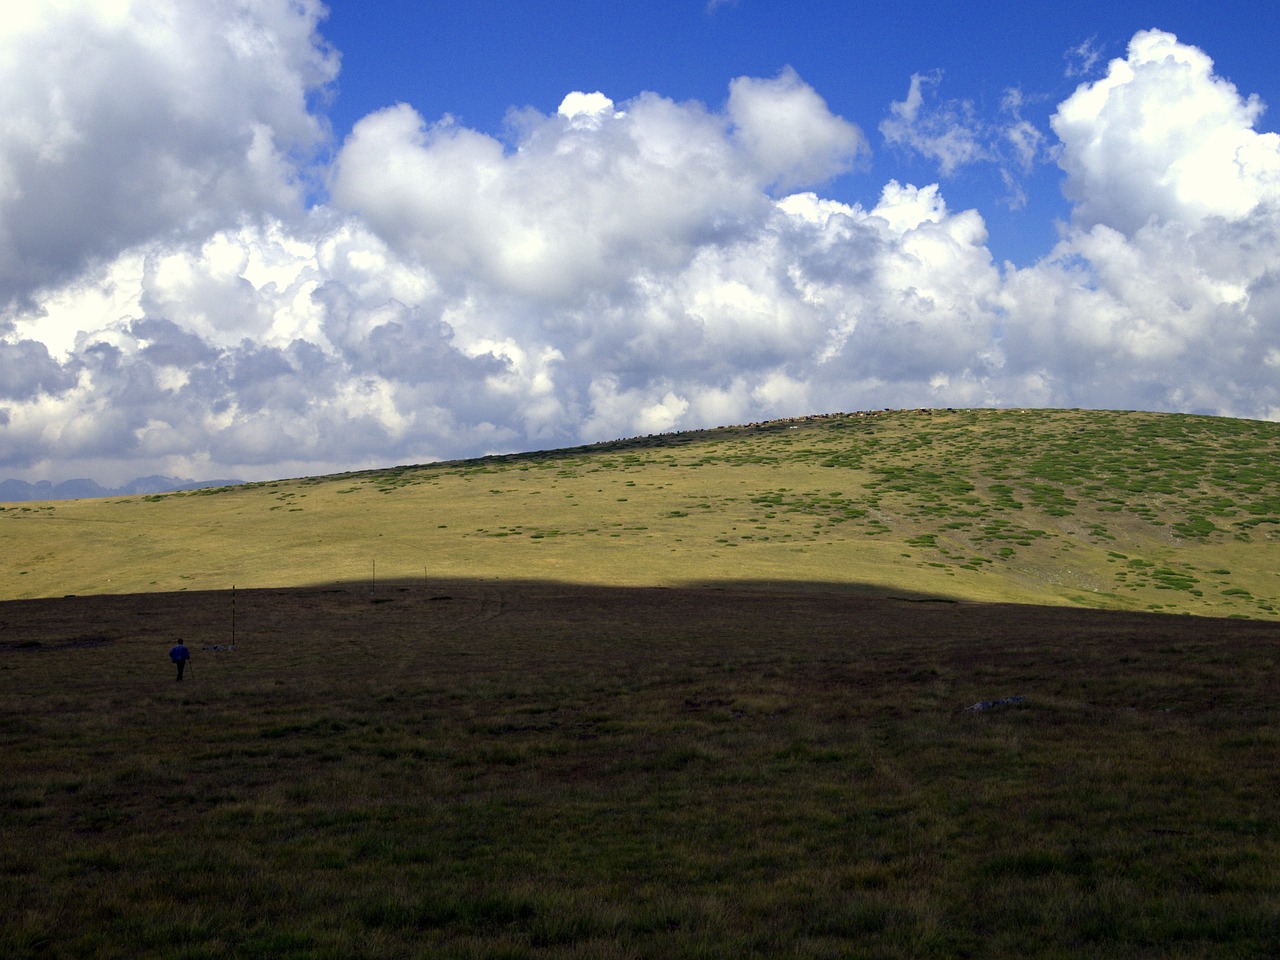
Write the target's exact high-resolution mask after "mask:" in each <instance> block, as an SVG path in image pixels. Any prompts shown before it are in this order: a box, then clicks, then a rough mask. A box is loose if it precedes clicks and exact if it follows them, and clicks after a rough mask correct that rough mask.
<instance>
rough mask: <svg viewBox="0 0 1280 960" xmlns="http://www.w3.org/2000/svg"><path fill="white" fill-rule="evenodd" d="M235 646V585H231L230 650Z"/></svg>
mask: <svg viewBox="0 0 1280 960" xmlns="http://www.w3.org/2000/svg"><path fill="white" fill-rule="evenodd" d="M235 646H236V585H235V584H234V583H233V584H232V585H231V648H232V649H233V650H234V649H235Z"/></svg>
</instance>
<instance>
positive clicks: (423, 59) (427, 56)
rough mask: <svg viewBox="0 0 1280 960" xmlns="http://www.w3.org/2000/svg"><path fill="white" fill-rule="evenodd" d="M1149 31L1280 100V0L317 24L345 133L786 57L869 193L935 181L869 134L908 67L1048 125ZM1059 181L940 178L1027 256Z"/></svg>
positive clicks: (479, 14)
mask: <svg viewBox="0 0 1280 960" xmlns="http://www.w3.org/2000/svg"><path fill="white" fill-rule="evenodd" d="M1151 27H1157V28H1160V29H1162V30H1167V31H1169V32H1171V33H1173V34H1175V35H1177V36H1178V37H1179V38H1180V39H1183V40H1185V41H1187V42H1189V43H1193V44H1196V45H1198V46H1200V47H1202V48H1203V49H1205V50H1206V51H1207V52H1209V53H1210V55H1211V56H1212V57H1213V58H1214V60H1215V63H1216V65H1217V67H1218V71H1219V72H1220V73H1221V74H1222V75H1224V76H1226V77H1227V78H1229V79H1231V80H1232V81H1233V82H1234V83H1235V84H1236V85H1237V86H1238V87H1239V88H1240V89H1241V90H1242V91H1244V92H1246V93H1257V94H1258V95H1260V96H1261V97H1262V99H1263V100H1264V101H1265V102H1266V103H1268V104H1276V105H1280V72H1277V71H1276V69H1275V67H1274V47H1275V42H1276V40H1277V37H1280V11H1277V9H1276V7H1275V5H1274V4H1270V3H1248V2H1243V3H1242V2H1226V3H1222V4H1205V3H1189V2H1186V3H1151V2H1143V3H1132V2H1114V3H1098V2H1084V0H1082V2H1074V3H1051V4H1031V3H1010V2H992V0H978V2H966V3H959V2H936V0H935V2H920V0H901V2H895V0H877V2H838V0H789V2H786V3H782V2H777V0H725V2H721V3H718V4H708V3H706V2H704V0H660V2H646V3H640V4H631V3H615V4H600V3H598V2H587V0H572V2H565V0H559V2H549V3H533V2H523V3H510V2H499V0H473V2H469V3H458V4H454V3H418V2H412V0H397V2H391V0H378V2H375V3H367V2H356V0H334V2H331V3H330V4H329V17H328V20H327V21H326V22H325V24H324V27H323V30H324V34H325V36H326V37H328V38H329V40H330V41H331V42H332V43H333V44H334V45H335V46H336V47H337V49H338V50H339V51H341V52H342V73H341V75H340V77H339V79H338V83H337V93H336V96H335V97H334V99H333V102H332V103H331V105H330V106H329V108H328V114H329V117H330V119H331V121H332V124H333V130H334V134H335V136H336V137H337V138H338V139H339V140H341V139H342V138H343V137H345V136H346V134H347V133H349V132H350V129H351V127H352V125H353V124H354V123H355V122H356V121H357V120H359V119H360V118H361V117H363V116H365V115H367V114H368V113H370V112H372V111H373V110H376V109H379V108H381V107H385V106H389V105H391V104H393V103H396V102H398V101H405V102H408V103H410V104H412V105H413V106H414V107H415V108H416V109H417V110H418V111H419V112H420V113H421V114H423V116H425V117H427V118H432V119H434V118H436V117H439V116H441V115H444V114H451V115H453V116H456V117H457V118H458V119H459V120H460V121H461V122H462V123H464V124H466V125H467V126H471V127H475V128H477V129H480V130H484V131H486V132H489V133H492V134H495V135H501V134H502V132H503V128H504V121H505V118H506V116H507V114H508V112H509V111H510V110H511V109H513V108H520V107H525V106H531V107H533V108H535V109H538V110H541V111H542V112H544V113H551V112H554V111H555V109H556V107H557V106H558V105H559V103H560V101H561V99H562V98H563V97H564V95H565V94H566V93H568V92H570V91H572V90H581V91H585V92H591V91H595V90H599V91H601V92H602V93H604V94H605V95H606V96H609V97H611V98H612V99H614V100H618V101H621V100H626V99H629V98H630V97H632V96H634V95H636V94H638V93H640V92H642V91H653V92H656V93H659V94H661V95H663V96H666V97H670V98H672V99H675V100H699V101H701V102H703V103H705V104H708V105H709V106H718V105H720V104H723V103H724V101H725V99H726V97H727V95H728V84H729V81H730V80H731V79H733V78H734V77H738V76H744V75H745V76H756V77H767V76H773V75H775V74H777V72H778V71H779V70H781V69H782V68H783V67H786V66H790V67H792V68H794V69H795V70H796V72H797V73H799V75H800V76H801V77H802V78H803V79H804V80H805V81H806V82H808V83H809V84H811V85H812V86H813V87H814V89H816V90H817V92H818V93H819V94H820V95H821V96H822V97H823V98H824V99H825V100H826V101H827V102H828V104H829V105H830V106H831V109H832V110H833V111H834V112H835V113H837V114H839V115H841V116H843V117H845V118H846V119H848V120H851V121H852V122H854V123H856V124H858V125H859V126H861V127H862V128H863V129H864V130H865V131H866V132H867V133H868V135H869V136H870V137H871V140H872V148H873V150H874V153H873V156H872V158H871V163H870V166H869V168H868V169H866V170H865V171H859V172H858V173H856V174H850V175H846V176H844V177H842V178H841V179H840V180H839V181H838V182H836V183H834V184H832V185H830V188H829V189H828V191H827V192H828V193H829V194H831V195H832V196H836V197H838V198H840V199H842V200H846V201H851V202H852V201H861V202H863V203H867V202H870V203H874V201H875V198H876V196H877V195H878V194H879V191H880V188H881V187H882V186H883V184H884V182H885V181H887V180H888V179H890V178H893V177H896V178H898V179H900V180H908V181H911V182H915V183H921V184H922V183H932V182H934V181H936V180H938V179H939V173H938V168H937V164H936V163H934V162H931V161H929V160H928V159H927V158H922V157H919V156H918V155H915V154H914V153H913V152H911V151H908V150H902V149H894V148H893V147H890V146H887V145H885V144H884V143H883V141H882V140H881V139H880V137H879V134H878V133H877V131H876V127H877V126H878V124H879V123H880V121H881V120H882V119H883V118H884V116H885V114H886V113H887V112H888V110H889V105H890V104H891V103H893V102H895V101H901V100H903V99H904V98H905V97H906V95H907V91H908V87H909V85H910V79H911V76H912V74H915V73H918V74H922V75H926V76H930V77H934V76H936V77H937V78H938V83H937V86H936V87H935V88H934V93H935V95H936V96H937V97H938V98H939V99H940V100H943V101H966V102H968V103H970V104H972V107H973V110H974V112H975V115H976V116H977V117H979V118H982V119H985V120H988V121H995V120H997V119H998V117H999V115H1000V113H1001V107H1002V104H1003V103H1004V101H1005V99H1006V96H1007V92H1008V91H1009V90H1010V89H1015V90H1018V91H1020V92H1021V94H1022V95H1023V98H1024V106H1023V113H1024V115H1025V116H1026V117H1027V118H1029V119H1030V120H1032V122H1034V123H1035V124H1036V125H1037V126H1038V127H1039V128H1040V129H1046V130H1047V128H1048V119H1049V116H1050V114H1051V113H1052V112H1053V110H1054V108H1055V107H1056V106H1057V104H1058V103H1059V102H1060V101H1062V100H1063V99H1065V98H1066V97H1067V96H1068V95H1069V94H1070V93H1071V91H1072V90H1073V89H1074V88H1075V87H1076V86H1077V85H1078V84H1079V83H1081V82H1083V81H1084V80H1087V79H1091V78H1093V77H1096V75H1097V74H1098V72H1099V71H1100V70H1102V69H1103V68H1104V67H1105V65H1106V63H1107V61H1108V60H1110V59H1111V58H1113V57H1122V56H1124V51H1125V47H1126V45H1127V44H1128V42H1129V39H1130V38H1131V37H1132V36H1133V35H1134V33H1135V32H1137V31H1138V30H1141V29H1147V28H1151ZM1091 61H1092V62H1091ZM1086 68H1089V69H1086ZM1274 109H1275V108H1273V110H1272V111H1269V114H1268V116H1267V120H1268V124H1267V125H1268V127H1269V128H1270V129H1275V128H1276V122H1277V121H1276V118H1275V116H1274ZM1061 179H1062V174H1061V171H1060V170H1058V169H1057V168H1056V167H1055V166H1054V165H1053V164H1052V163H1045V162H1041V163H1039V164H1037V166H1036V168H1035V170H1034V171H1033V172H1032V173H1031V174H1030V175H1026V176H1024V177H1023V178H1022V179H1021V184H1022V186H1023V188H1024V190H1025V193H1026V199H1025V204H1022V205H1020V206H1019V207H1018V208H1017V209H1013V210H1011V209H1010V205H1009V198H1010V193H1009V190H1008V189H1007V187H1006V185H1005V184H1004V183H1003V181H1002V179H1001V177H1000V174H999V171H998V170H997V169H995V168H993V166H992V165H990V164H978V165H975V166H974V167H973V168H969V169H963V170H960V171H957V172H956V173H954V174H953V175H952V176H951V177H950V178H946V179H944V181H943V183H944V185H945V188H946V193H947V197H948V199H949V201H950V203H951V204H952V205H953V206H974V207H977V208H978V209H980V210H981V211H982V213H983V216H984V217H985V218H986V219H987V222H988V224H989V226H990V227H991V233H992V238H991V242H990V246H991V249H992V251H993V253H994V254H995V255H996V256H997V257H998V258H1000V259H1012V260H1014V261H1015V262H1017V263H1019V264H1020V265H1022V264H1026V263H1028V262H1030V261H1031V260H1034V259H1036V258H1038V257H1040V256H1043V255H1044V254H1045V253H1047V252H1048V250H1049V248H1050V247H1051V246H1052V245H1053V243H1054V241H1055V240H1056V239H1057V232H1056V230H1055V227H1054V220H1055V218H1065V217H1066V216H1067V215H1068V206H1067V203H1066V201H1065V200H1064V198H1063V196H1062V191H1061V188H1060V182H1061Z"/></svg>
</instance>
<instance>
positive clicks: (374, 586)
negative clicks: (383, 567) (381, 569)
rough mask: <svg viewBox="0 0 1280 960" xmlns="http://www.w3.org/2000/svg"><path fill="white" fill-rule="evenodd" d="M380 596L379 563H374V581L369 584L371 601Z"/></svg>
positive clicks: (375, 561)
mask: <svg viewBox="0 0 1280 960" xmlns="http://www.w3.org/2000/svg"><path fill="white" fill-rule="evenodd" d="M377 595H378V561H377V560H374V561H373V579H372V580H371V581H370V582H369V599H370V600H372V599H374V598H375V597H377Z"/></svg>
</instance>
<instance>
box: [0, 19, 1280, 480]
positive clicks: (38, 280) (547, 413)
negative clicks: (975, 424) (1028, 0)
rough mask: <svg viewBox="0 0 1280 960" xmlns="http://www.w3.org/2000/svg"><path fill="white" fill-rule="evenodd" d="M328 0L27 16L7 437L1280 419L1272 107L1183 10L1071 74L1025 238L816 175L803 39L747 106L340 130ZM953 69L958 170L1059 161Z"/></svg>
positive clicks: (184, 465)
mask: <svg viewBox="0 0 1280 960" xmlns="http://www.w3.org/2000/svg"><path fill="white" fill-rule="evenodd" d="M322 14H323V9H322V7H321V6H320V4H319V3H318V2H299V0H238V2H231V0H225V2H213V3H209V4H205V5H193V4H185V3H176V2H173V0H133V2H125V0H121V2H113V3H106V2H102V3H85V2H71V0H51V2H49V3H46V4H41V5H38V10H37V11H36V12H32V13H27V14H24V15H22V16H21V17H16V16H15V17H11V18H9V19H8V20H7V21H6V23H5V25H4V27H3V28H0V29H2V31H3V32H0V49H2V50H3V52H4V54H5V55H4V56H3V57H0V128H2V132H0V311H2V312H0V473H3V474H4V475H7V476H20V477H23V478H26V479H32V480H37V479H45V478H48V477H49V476H51V475H52V476H54V477H55V478H59V477H66V476H75V475H89V476H94V477H95V478H97V479H100V480H101V481H103V482H108V483H119V482H121V481H123V480H127V479H129V478H131V477H134V476H138V475H141V474H148V473H159V474H169V475H180V476H192V477H201V476H241V477H244V478H246V479H258V478H266V477H273V476H286V475H291V474H297V473H312V472H319V471H327V470H340V469H355V468H359V467H365V466H373V465H387V464H391V463H403V462H418V461H424V460H429V459H436V458H452V457H462V456H472V455H478V454H483V453H487V452H494V451H504V450H517V449H537V448H545V447H551V446H562V445H568V444H574V443H579V442H586V441H593V440H598V439H606V438H613V437H619V436H628V435H634V434H642V433H653V432H660V431H667V430H676V429H684V428H693V427H698V426H709V425H715V424H721V423H731V422H744V421H752V420H758V419H763V418H767V417H773V416H785V415H794V414H801V413H809V412H818V411H832V410H852V409H860V408H875V407H889V406H925V405H946V406H970V405H1035V406H1088V407H1122V408H1134V407H1138V408H1144V409H1152V410H1191V411H1198V412H1212V413H1221V414H1230V415H1238V416H1250V417H1267V418H1278V417H1280V390H1278V389H1277V387H1276V383H1277V382H1278V377H1277V374H1280V277H1278V275H1277V271H1276V266H1275V265H1276V264H1277V263H1280V138H1277V136H1276V135H1275V134H1274V133H1266V132H1260V131H1259V130H1258V123H1259V121H1260V118H1261V115H1262V111H1263V105H1262V104H1261V103H1260V102H1258V100H1257V99H1256V98H1251V97H1249V96H1247V95H1245V94H1242V93H1241V92H1240V91H1238V90H1236V89H1235V88H1234V87H1233V86H1232V85H1231V84H1230V83H1229V82H1227V81H1226V80H1225V79H1223V78H1222V77H1220V76H1217V75H1216V74H1215V73H1214V69H1213V63H1212V61H1211V60H1210V59H1209V57H1208V56H1207V55H1206V54H1205V53H1204V52H1202V51H1200V50H1198V49H1196V48H1195V47H1192V46H1189V45H1186V44H1184V43H1181V42H1179V41H1178V40H1177V39H1176V38H1175V37H1173V36H1171V35H1169V34H1167V33H1162V32H1159V31H1146V32H1142V33H1139V34H1137V35H1136V36H1135V37H1134V38H1133V40H1132V42H1131V43H1130V45H1129V48H1128V52H1127V55H1126V57H1124V58H1121V59H1116V60H1114V61H1112V62H1111V63H1110V65H1109V66H1108V67H1107V69H1106V72H1105V74H1104V75H1103V76H1101V77H1100V78H1099V79H1097V80H1095V81H1093V82H1090V83H1084V84H1082V85H1081V86H1080V87H1079V88H1078V89H1077V90H1076V91H1075V92H1074V93H1073V94H1072V95H1071V96H1070V97H1069V98H1067V99H1066V100H1065V101H1064V102H1062V103H1061V104H1060V105H1059V107H1058V109H1057V111H1056V113H1055V114H1054V116H1053V120H1052V134H1053V135H1054V136H1056V138H1057V143H1056V144H1054V145H1053V146H1054V151H1053V153H1054V155H1055V156H1056V157H1057V162H1058V163H1059V164H1060V165H1061V169H1062V172H1063V178H1064V180H1063V189H1064V192H1065V194H1066V196H1067V197H1068V198H1069V199H1070V201H1071V202H1072V204H1073V214H1072V218H1071V222H1070V223H1069V224H1067V225H1065V226H1064V231H1063V235H1062V239H1061V241H1060V242H1059V244H1058V245H1057V247H1056V248H1055V249H1054V250H1053V251H1052V252H1051V253H1050V254H1049V255H1048V256H1046V257H1045V258H1044V259H1043V260H1041V261H1040V262H1037V263H1034V264H1032V265H1030V266H1025V267H1021V268H1019V267H1015V266H1014V265H1012V264H997V263H995V262H994V261H993V259H992V257H991V254H990V252H989V250H988V248H987V246H986V243H987V228H986V224H985V223H984V221H983V218H982V216H981V215H980V214H979V213H978V212H977V211H974V210H952V209H950V208H949V207H948V205H947V203H946V201H945V199H944V196H943V193H942V190H941V189H940V188H939V186H938V185H936V184H930V185H924V186H917V185H911V184H907V183H900V182H897V181H891V182H889V183H887V184H884V185H883V187H882V189H880V190H879V198H878V200H877V201H876V202H875V203H874V204H873V205H872V204H868V205H865V206H863V205H858V204H848V203H842V202H839V201H837V200H835V199H831V198H830V197H829V196H826V195H824V187H825V186H826V185H827V184H828V183H829V182H830V181H831V180H832V179H833V178H835V177H838V176H841V175H843V174H846V173H848V172H849V171H858V170H860V169H864V168H865V160H866V157H867V156H868V154H869V151H870V150H871V145H870V143H869V141H868V138H867V137H866V135H865V134H864V132H863V130H862V129H861V128H860V127H858V126H857V125H855V124H854V123H852V122H851V121H849V120H847V119H845V118H842V117H840V116H837V115H835V114H834V113H833V112H832V111H831V110H830V108H829V106H828V104H827V103H826V102H825V101H824V100H823V98H822V97H821V96H820V95H819V93H818V92H817V91H815V90H814V89H813V88H811V87H810V86H809V85H807V84H806V83H805V82H804V81H803V79H801V78H800V77H799V76H798V75H797V74H796V73H794V72H793V71H791V70H789V69H787V70H783V71H782V72H780V73H779V74H777V75H776V76H773V77H764V78H751V77H741V78H737V79H733V80H731V81H730V82H729V83H728V87H727V95H726V99H725V101H724V103H723V104H722V105H719V106H708V105H705V104H701V103H697V102H676V101H673V100H670V99H667V98H664V97H662V96H660V95H659V94H656V93H644V94H641V95H639V96H636V97H634V98H632V99H629V100H627V101H625V102H620V103H616V102H614V101H612V100H611V99H609V98H608V97H607V96H605V95H604V94H603V93H599V92H594V91H577V92H573V91H567V92H566V94H567V95H566V97H565V99H564V102H563V103H562V104H561V106H560V109H559V110H558V111H556V112H555V113H552V114H542V113H540V112H538V111H534V110H531V109H525V110H523V111H517V112H513V114H512V115H511V117H510V123H509V127H510V128H509V130H508V131H507V132H506V134H505V136H504V137H503V138H501V139H499V138H497V137H495V136H492V135H489V134H486V133H483V132H480V131H477V130H473V129H468V128H467V127H465V126H463V125H461V124H459V123H458V122H456V121H455V120H453V119H452V118H450V117H448V116H444V117H437V118H430V117H424V116H422V115H420V114H419V113H418V112H417V111H415V110H414V108H413V107H412V106H411V105H408V104H398V105H396V106H393V107H389V108H387V109H385V110H381V111H379V112H377V113H374V114H371V115H369V116H367V117H365V118H364V119H363V120H361V121H360V122H359V123H358V124H357V125H356V126H355V128H354V129H353V130H352V132H351V134H350V136H349V137H348V138H347V139H346V141H345V142H344V143H342V144H341V145H340V148H339V149H337V151H336V153H335V154H334V155H333V156H332V158H331V160H329V161H327V162H326V164H325V165H324V166H321V165H319V163H318V162H317V159H316V158H317V156H318V153H317V151H318V150H319V149H322V148H323V147H324V145H325V138H326V135H327V124H326V122H325V120H324V116H323V102H324V97H325V94H326V90H328V89H329V87H330V85H331V84H332V83H333V82H334V81H335V78H336V77H337V75H338V55H337V53H336V52H335V51H332V50H330V49H329V48H328V47H327V45H326V44H325V42H324V40H323V38H322V36H321V34H320V32H319V29H320V26H321V17H322ZM68 38H74V40H75V43H74V44H70V43H69V42H68ZM73 51H75V52H73ZM931 97H932V93H931V81H929V80H928V79H927V78H921V77H917V78H914V79H913V80H912V81H911V88H910V92H909V95H908V98H907V100H905V101H903V102H902V103H899V104H892V105H887V106H886V112H887V117H886V119H885V126H883V127H881V130H882V133H883V135H884V136H885V137H886V138H887V139H888V140H889V141H891V142H894V143H897V144H898V146H899V147H905V148H909V149H915V150H919V151H922V152H926V153H929V152H930V151H931V152H932V153H931V155H932V156H934V157H935V158H936V159H937V160H938V161H939V163H940V166H941V167H942V168H944V169H943V171H942V172H944V173H946V172H948V170H954V169H955V168H956V167H957V166H958V165H961V164H964V163H969V162H980V161H981V160H983V153H984V152H987V153H992V152H994V153H996V154H998V156H999V157H1000V158H1001V159H999V160H998V161H997V162H1000V163H1002V164H1009V165H1010V169H1011V170H1014V171H1015V172H1016V170H1017V169H1018V165H1019V164H1022V165H1029V164H1031V163H1032V162H1043V156H1044V155H1046V153H1047V150H1046V140H1047V138H1048V134H1046V133H1042V132H1041V131H1037V130H1035V129H1034V128H1033V127H1031V126H1030V124H1026V123H1025V121H1022V120H1021V118H1020V117H1019V116H1018V115H1017V98H1016V96H1015V95H1012V94H1011V98H1010V101H1009V103H1008V104H1007V105H1006V106H1007V110H1006V113H1005V115H1004V121H1005V122H1002V124H1000V125H998V126H993V127H988V128H985V129H979V128H978V127H977V126H975V124H974V123H973V122H971V121H972V116H971V115H970V114H969V113H968V112H967V111H966V110H965V109H964V108H963V105H956V104H950V105H948V104H939V103H937V101H936V97H932V99H931ZM1001 144H1003V145H1002V146H1001ZM986 159H987V160H988V161H990V159H991V158H990V156H988V157H986ZM944 182H945V181H944ZM317 195H319V196H323V200H322V201H320V202H316V201H314V200H309V199H308V198H311V197H315V196H317Z"/></svg>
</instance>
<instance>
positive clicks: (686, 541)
mask: <svg viewBox="0 0 1280 960" xmlns="http://www.w3.org/2000/svg"><path fill="white" fill-rule="evenodd" d="M1278 462H1280V424H1274V423H1265V422H1258V421H1241V420H1228V419H1222V418H1209V417H1194V416H1183V415H1171V414H1145V413H1129V412H1126V413H1116V412H1105V411H1104V412H1099V411H1043V410H962V411H932V412H929V411H885V412H878V413H871V414H847V415H846V414H840V415H830V416H821V417H812V418H805V419H803V420H795V421H777V422H771V423H767V424H759V425H753V426H748V427H730V428H722V429H718V430H710V431H698V432H691V433H683V434H673V435H666V436H658V437H649V438H639V439H635V440H628V441H618V442H614V443H607V444H596V445H593V446H589V447H581V448H574V449H569V450H560V451H551V452H542V453H533V454H523V455H513V456H506V457H490V458H485V459H482V460H476V461H467V462H459V463H446V464H432V465H426V466H415V467H397V468H393V469H388V470H378V471H368V472H363V473H353V474H343V475H339V476H332V477H317V478H308V479H301V480H282V481H279V482H272V483H259V484H249V485H246V486H241V487H228V488H220V489H214V490H205V491H194V492H187V493H172V494H165V495H154V496H145V497H133V498H124V499H105V500H93V501H74V502H59V503H44V504H31V505H4V507H3V509H2V510H0V557H3V558H4V559H3V560H0V577H2V578H3V580H2V586H0V598H3V599H9V598H17V597H37V596H60V595H63V594H69V593H79V594H83V593H125V592H136V591H170V590H183V589H224V588H228V587H231V586H232V585H236V586H241V587H250V586H286V585H303V584H318V583H328V582H335V581H368V582H369V583H370V589H371V590H372V589H375V588H376V587H375V582H376V583H382V584H384V585H385V584H386V582H387V581H388V580H391V579H402V580H414V581H418V582H421V581H423V580H424V578H425V579H430V578H434V577H475V578H513V577H515V578H538V579H559V580H565V581H574V582H582V583H612V584H620V585H623V584H631V585H642V584H651V585H663V584H675V583H684V582H715V581H730V580H737V581H744V580H746V581H759V582H774V583H780V584H782V583H787V584H793V585H795V584H802V583H809V584H822V585H840V586H843V587H847V588H849V589H854V588H859V589H861V588H868V589H871V590H874V591H877V592H887V593H901V594H906V593H912V594H919V595H925V596H938V597H949V598H967V599H986V600H1013V601H1022V602H1034V603H1050V604H1071V605H1082V606H1097V607H1114V608H1127V609H1139V610H1142V609H1160V610H1165V611H1178V612H1189V613H1196V614H1214V615H1233V614H1234V615H1242V616H1250V617H1264V618H1275V619H1280V468H1278V467H1277V466H1276V464H1277V463H1278Z"/></svg>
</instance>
